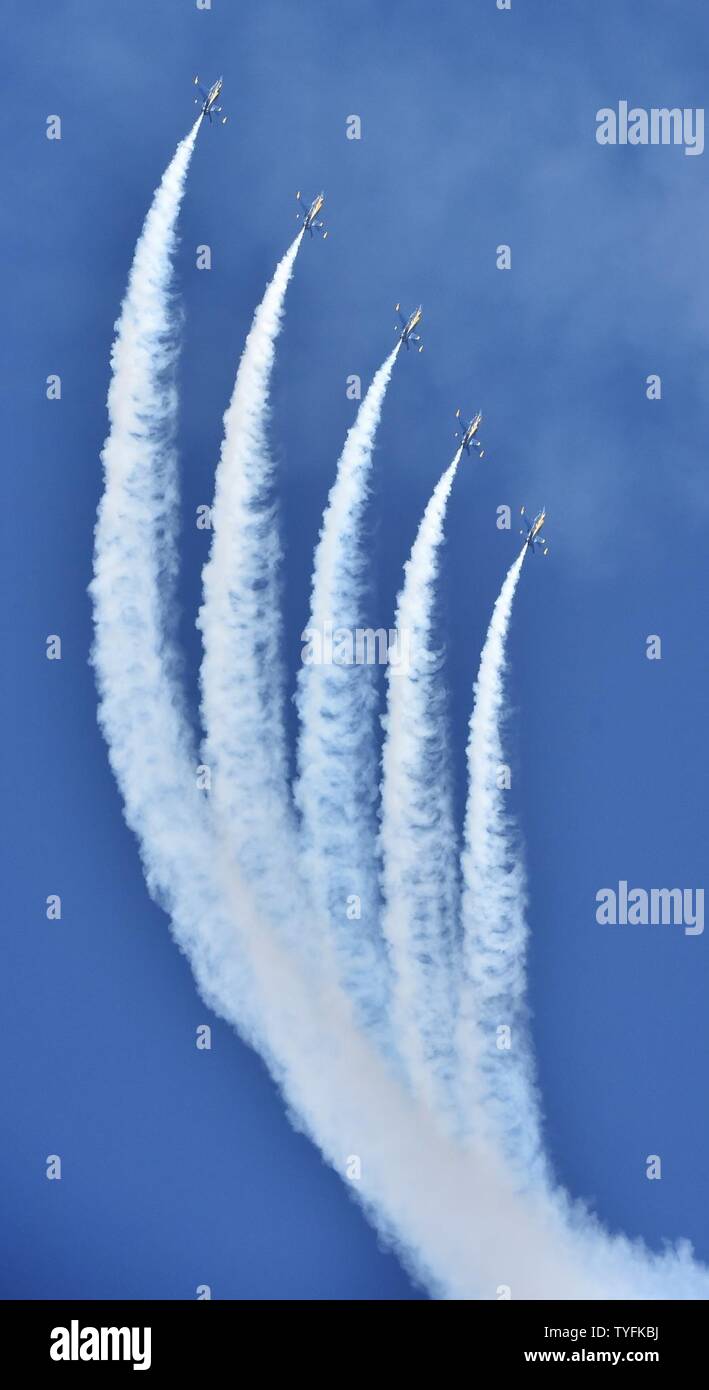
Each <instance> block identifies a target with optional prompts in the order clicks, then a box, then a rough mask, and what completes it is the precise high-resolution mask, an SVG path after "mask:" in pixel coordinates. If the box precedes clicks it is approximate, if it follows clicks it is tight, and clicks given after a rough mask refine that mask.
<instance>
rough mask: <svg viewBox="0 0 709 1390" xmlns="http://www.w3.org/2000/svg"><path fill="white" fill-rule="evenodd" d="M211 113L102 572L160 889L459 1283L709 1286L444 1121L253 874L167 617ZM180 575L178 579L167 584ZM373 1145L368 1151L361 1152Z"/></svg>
mask: <svg viewBox="0 0 709 1390" xmlns="http://www.w3.org/2000/svg"><path fill="white" fill-rule="evenodd" d="M196 129H197V128H196V127H195V130H193V132H192V133H191V135H190V136H189V137H188V138H187V140H186V141H184V142H182V144H181V145H180V146H179V147H178V151H177V153H176V155H175V159H174V160H173V162H172V164H171V165H170V168H169V169H168V171H167V172H166V174H165V177H164V179H163V181H162V183H161V185H160V188H159V189H158V192H157V194H156V196H155V200H154V203H153V207H152V209H151V211H150V213H149V214H148V218H147V219H146V223H145V227H144V229H143V232H142V234H141V238H140V240H139V243H138V246H137V248H136V253H135V259H134V263H133V268H132V270H131V276H130V281H129V286H128V292H127V295H126V298H125V301H124V304H123V307H122V311H121V316H120V320H119V324H118V328H117V337H116V342H115V344H114V349H113V354H112V367H113V379H112V382H111V388H110V392H109V416H110V433H109V437H108V439H107V441H106V445H105V448H104V451H103V461H104V468H105V493H104V496H103V499H102V501H101V505H100V509H99V517H98V523H97V528H96V554H95V576H94V580H93V582H92V585H91V592H92V597H93V601H94V608H95V622H96V636H95V645H94V649H93V662H94V665H95V668H96V674H97V679H98V684H99V690H100V701H101V704H100V720H101V725H102V728H103V731H104V734H105V736H106V739H107V742H108V745H109V756H110V759H111V764H112V767H113V769H114V772H115V774H116V777H117V780H118V782H119V785H120V788H121V791H122V793H123V798H124V802H125V813H126V818H127V820H128V823H129V824H130V825H131V827H132V828H133V829H134V831H135V832H136V834H137V836H138V838H139V841H140V845H141V853H142V857H143V861H144V865H145V872H146V878H147V881H148V885H149V887H150V889H151V891H152V892H153V894H154V895H155V896H156V897H158V898H159V900H160V901H161V902H163V903H164V905H165V906H166V908H167V909H168V910H169V911H170V913H171V914H172V930H173V933H174V935H175V938H176V940H177V942H178V944H179V945H180V947H181V948H182V949H183V950H184V951H185V952H186V954H187V955H188V957H189V959H190V962H191V965H192V969H193V971H194V974H195V978H196V982H197V985H198V988H199V990H200V992H201V994H202V997H203V998H204V999H205V1001H206V1002H207V1004H208V1005H209V1006H210V1007H211V1008H213V1009H214V1010H215V1011H216V1012H218V1013H219V1014H221V1015H222V1016H223V1017H225V1018H226V1019H228V1020H229V1021H230V1022H232V1023H233V1024H235V1026H236V1027H237V1028H238V1029H239V1031H240V1033H241V1034H242V1036H245V1037H246V1038H247V1039H249V1040H250V1041H251V1042H253V1043H254V1044H255V1045H257V1046H258V1047H259V1050H260V1051H261V1053H262V1055H263V1056H264V1057H265V1059H266V1061H267V1062H268V1065H269V1067H270V1069H271V1071H272V1074H273V1075H274V1077H275V1078H276V1080H277V1081H278V1082H279V1083H280V1085H281V1086H282V1088H283V1092H284V1096H285V1100H286V1103H287V1104H288V1106H289V1107H290V1109H291V1115H292V1118H293V1122H294V1124H296V1125H298V1126H299V1127H302V1128H305V1129H306V1130H307V1132H308V1133H309V1134H310V1135H311V1136H312V1137H313V1139H314V1140H315V1142H316V1143H317V1144H318V1145H319V1147H320V1149H321V1151H322V1152H323V1154H324V1156H325V1157H326V1159H327V1160H328V1162H330V1163H331V1164H332V1165H333V1167H334V1168H335V1169H336V1170H337V1171H338V1172H339V1173H340V1174H342V1175H344V1174H346V1173H349V1174H350V1175H351V1190H352V1192H353V1194H354V1195H356V1196H358V1197H359V1200H360V1201H361V1202H362V1204H363V1205H364V1207H365V1209H366V1211H367V1212H368V1214H369V1215H370V1217H371V1219H372V1220H373V1221H374V1222H375V1224H376V1225H377V1227H378V1228H379V1230H380V1231H381V1232H382V1233H383V1235H384V1236H385V1238H387V1239H389V1240H391V1241H392V1243H393V1244H394V1245H395V1246H396V1248H397V1250H398V1251H399V1253H400V1255H401V1257H402V1259H403V1260H404V1262H405V1263H406V1264H407V1266H408V1267H409V1268H410V1269H412V1271H413V1272H414V1273H415V1274H416V1276H417V1277H418V1278H420V1279H422V1280H424V1281H425V1282H426V1283H427V1285H428V1287H429V1288H430V1289H431V1291H432V1292H434V1293H437V1294H440V1295H442V1296H446V1297H478V1296H481V1297H495V1294H496V1289H497V1288H498V1287H499V1284H500V1283H504V1284H506V1285H509V1286H510V1287H511V1289H512V1292H513V1296H514V1297H525V1296H526V1297H540V1296H548V1297H553V1296H555V1295H556V1296H557V1297H567V1298H568V1297H582V1296H585V1295H594V1294H595V1295H597V1296H605V1297H624V1296H625V1297H627V1296H636V1297H651V1296H655V1297H657V1296H665V1297H667V1296H674V1297H702V1296H704V1297H706V1295H707V1289H708V1284H709V1280H708V1277H707V1272H706V1271H704V1270H702V1269H699V1268H698V1267H697V1266H696V1265H695V1264H694V1263H693V1261H692V1259H691V1253H690V1252H689V1251H688V1248H687V1247H686V1246H680V1247H679V1249H678V1250H677V1252H671V1253H670V1254H668V1255H666V1256H663V1257H657V1258H655V1257H652V1256H650V1255H648V1254H647V1252H646V1251H644V1249H643V1248H642V1247H640V1246H636V1247H634V1246H632V1245H631V1244H630V1243H629V1242H627V1241H624V1240H622V1239H614V1240H610V1239H608V1238H607V1237H605V1236H604V1235H603V1233H602V1232H600V1231H599V1230H598V1228H597V1227H596V1226H595V1225H594V1224H593V1223H592V1222H591V1221H589V1220H587V1219H586V1218H585V1217H584V1216H583V1213H580V1212H578V1211H573V1210H571V1211H570V1210H568V1209H567V1207H566V1206H565V1205H564V1204H563V1202H561V1201H559V1202H557V1203H551V1202H550V1201H549V1200H548V1199H547V1197H546V1196H544V1195H543V1194H538V1195H533V1194H526V1195H525V1196H524V1197H522V1196H521V1195H520V1194H518V1193H515V1191H514V1189H513V1187H512V1186H511V1184H510V1183H509V1181H508V1180H507V1178H506V1177H505V1174H504V1170H503V1168H502V1167H501V1165H500V1163H499V1161H498V1160H497V1159H496V1158H495V1156H494V1155H492V1154H491V1153H490V1152H489V1151H488V1150H487V1149H486V1147H485V1146H484V1145H483V1144H479V1143H474V1144H473V1145H471V1147H470V1148H469V1149H466V1150H462V1149H461V1148H460V1147H458V1146H457V1145H455V1144H453V1143H451V1141H450V1140H449V1139H447V1138H445V1137H444V1136H443V1135H441V1134H439V1133H438V1132H437V1130H436V1128H435V1126H434V1125H432V1124H431V1122H430V1117H429V1116H428V1115H427V1113H426V1112H425V1110H423V1109H422V1108H421V1107H418V1106H416V1104H415V1103H414V1101H413V1100H412V1098H411V1097H410V1096H408V1095H407V1094H406V1092H405V1090H404V1089H403V1088H402V1087H401V1086H400V1085H399V1084H398V1082H397V1080H396V1079H395V1078H394V1077H393V1076H392V1075H391V1073H390V1071H389V1069H388V1067H387V1065H386V1063H385V1062H384V1061H383V1060H382V1059H381V1058H380V1057H378V1055H377V1053H376V1051H375V1049H374V1048H373V1047H372V1045H371V1044H370V1043H368V1042H367V1041H366V1039H365V1038H364V1037H363V1036H362V1034H361V1033H360V1032H359V1031H358V1029H357V1028H356V1027H355V1026H354V1024H353V1020H352V1015H351V1010H350V1008H349V1003H348V1000H347V999H346V997H345V996H344V994H343V993H342V992H341V991H339V990H334V989H331V988H328V987H325V986H324V985H323V984H322V982H320V983H316V984H314V982H313V980H312V978H311V977H310V974H309V972H307V971H306V970H305V969H304V968H303V966H302V963H301V962H300V961H299V960H298V959H297V958H296V957H293V956H291V955H290V953H289V952H288V951H286V950H284V948H283V946H282V944H281V942H280V941H279V939H278V937H277V935H276V934H275V933H274V932H273V931H272V930H271V928H270V926H269V924H268V922H267V921H265V922H264V921H263V919H262V918H260V916H259V914H258V913H257V911H256V909H255V906H254V902H253V900H252V897H251V892H250V885H249V884H248V883H246V882H244V881H241V880H239V879H238V878H237V875H236V871H235V869H234V867H233V859H232V857H231V855H229V854H227V851H226V847H225V845H224V843H223V839H222V838H221V836H220V831H219V828H218V827H217V826H216V824H215V823H214V822H213V819H212V816H211V811H210V804H209V802H208V801H205V800H204V799H203V798H202V796H201V795H200V793H199V792H198V791H197V789H196V784H195V776H194V772H195V767H194V763H195V758H194V749H193V748H192V743H191V738H190V733H189V729H188V728H187V726H186V723H185V721H184V719H183V716H182V712H181V705H180V697H179V692H178V690H177V688H176V686H175V683H174V678H173V671H172V665H171V659H170V651H169V646H168V644H167V642H166V638H165V631H164V621H163V619H164V615H163V609H164V605H165V594H166V588H165V580H166V578H167V579H168V580H169V578H170V575H171V570H172V553H173V551H172V545H173V542H172V537H173V535H174V525H173V522H174V514H175V507H176V501H177V495H176V478H175V459H174V449H173V443H172V441H173V433H174V407H175V395H174V391H173V390H172V389H171V387H170V381H169V377H170V373H171V370H172V367H173V365H174V355H175V341H176V339H175V334H174V329H175V325H174V321H173V316H172V313H171V309H170V279H171V265H172V253H173V249H174V243H175V224H176V219H177V215H178V211H179V206H180V200H181V197H182V191H183V187H184V179H185V175H186V172H187V167H188V164H189V158H190V155H191V153H192V148H193V145H194V139H195V136H196ZM168 588H169V585H168ZM355 1160H357V1163H355Z"/></svg>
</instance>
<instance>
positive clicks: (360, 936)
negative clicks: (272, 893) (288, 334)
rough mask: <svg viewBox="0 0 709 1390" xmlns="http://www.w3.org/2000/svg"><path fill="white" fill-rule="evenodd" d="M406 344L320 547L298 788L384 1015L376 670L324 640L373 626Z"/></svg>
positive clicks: (352, 975) (330, 898) (362, 976)
mask: <svg viewBox="0 0 709 1390" xmlns="http://www.w3.org/2000/svg"><path fill="white" fill-rule="evenodd" d="M400 346H401V343H397V345H396V347H395V348H394V351H393V352H391V353H390V354H389V356H388V358H387V359H386V362H384V363H383V365H382V366H381V367H380V368H379V370H378V372H377V373H376V375H375V376H374V379H373V381H372V383H371V386H370V387H369V390H368V391H367V394H366V396H365V398H364V400H363V401H362V403H361V405H360V407H359V411H358V413H357V419H356V421H355V423H354V425H353V426H352V428H351V430H350V431H349V433H348V435H347V439H346V440H345V446H344V449H343V451H342V454H341V455H340V459H339V462H338V465H337V476H336V479H335V482H334V484H333V486H332V489H331V491H330V495H329V498H328V504H327V507H326V509H325V514H324V517H323V522H322V528H321V531H320V539H319V541H318V544H317V546H316V549H315V557H314V562H313V580H312V592H311V600H310V617H309V620H308V626H307V628H306V629H305V632H304V634H303V637H304V639H305V640H306V641H307V643H308V645H307V647H306V653H307V655H304V664H303V666H302V668H301V670H300V672H299V673H298V689H297V696H296V702H297V706H298V711H299V714H300V718H301V733H300V739H299V744H298V780H297V783H296V788H295V797H296V803H297V805H298V807H299V809H300V811H301V813H302V834H303V861H304V865H305V871H306V876H307V880H308V883H309V884H310V885H311V887H312V890H313V896H314V899H315V903H316V907H317V908H318V910H319V911H320V912H321V913H322V914H323V915H324V916H326V917H327V918H329V920H330V921H331V923H332V926H333V929H334V932H335V944H336V949H337V950H338V953H339V957H340V962H341V969H342V973H343V978H344V980H345V983H346V984H347V986H348V988H349V989H350V990H351V992H352V995H353V997H354V999H355V1000H356V1002H357V1004H358V1006H359V1008H360V1010H361V1012H362V1016H363V1017H365V1018H366V1019H367V1021H368V1022H369V1023H375V1021H376V1020H377V1019H379V1018H380V1017H381V1013H382V1010H383V1008H384V1003H385V999H386V978H385V968H384V967H385V955H384V947H383V942H382V940H381V936H380V934H379V924H378V912H379V889H378V880H377V867H376V850H375V847H376V815H375V806H376V797H377V768H376V756H375V739H374V727H373V726H374V719H375V707H376V699H377V690H376V680H375V668H374V666H373V665H372V664H370V663H368V662H367V661H362V660H361V657H362V655H363V654H362V652H361V651H360V653H359V659H358V654H357V652H353V649H352V647H350V649H349V651H348V653H347V654H346V656H345V660H344V661H342V658H340V660H341V661H342V664H339V663H338V658H337V653H335V658H334V660H333V659H331V657H330V655H329V653H328V651H327V650H326V648H327V644H328V641H329V640H330V638H331V637H333V638H334V640H335V643H337V640H338V633H343V634H345V635H346V637H347V638H348V639H349V642H350V643H351V644H353V643H354V640H355V634H356V633H357V632H358V631H359V632H363V631H364V599H365V591H366V578H367V556H366V553H365V549H364V545H363V540H362V523H363V517H364V510H365V505H366V501H367V496H368V481H369V473H370V468H371V462H372V451H373V448H374V439H375V435H376V431H377V426H378V424H379V418H380V415H381V411H382V405H383V403H384V396H385V393H386V389H387V386H388V384H389V381H390V378H391V374H392V371H393V368H394V363H395V361H396V358H397V355H398V352H399V348H400ZM372 636H373V634H372ZM353 655H354V661H353V660H352V657H353ZM372 658H373V653H370V661H371V659H372ZM345 662H347V664H345Z"/></svg>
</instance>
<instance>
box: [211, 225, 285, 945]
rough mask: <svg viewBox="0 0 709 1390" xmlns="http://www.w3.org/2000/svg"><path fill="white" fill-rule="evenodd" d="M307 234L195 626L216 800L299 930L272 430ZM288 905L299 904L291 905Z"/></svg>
mask: <svg viewBox="0 0 709 1390" xmlns="http://www.w3.org/2000/svg"><path fill="white" fill-rule="evenodd" d="M302 238H303V232H302V231H301V232H299V234H298V236H297V237H296V238H295V241H294V242H293V243H292V245H291V246H290V248H289V250H288V251H287V252H286V254H285V256H284V257H283V259H282V260H281V261H280V263H279V265H278V266H277V268H276V271H275V274H274V276H273V279H272V280H271V282H270V284H269V285H268V287H267V289H266V293H265V295H264V297H263V300H262V301H261V304H260V305H259V307H258V309H257V310H256V313H255V315H254V320H253V324H252V326H251V330H250V332H249V335H248V337H247V339H246V345H245V347H244V351H243V354H242V357H241V361H240V363H239V369H238V372H237V376H236V383H235V386H234V392H233V395H232V398H231V402H230V404H229V407H228V409H227V411H226V414H225V416H224V440H223V444H222V450H221V457H220V460H219V465H218V468H217V474H216V483H215V495H214V506H213V509H212V528H213V540H212V547H211V553H210V557H209V560H208V562H207V564H206V565H205V566H204V569H203V571H202V580H203V585H204V602H203V606H202V608H201V610H200V614H199V618H198V620H197V625H198V627H200V628H201V629H202V634H203V639H204V659H203V663H202V672H201V682H202V714H203V719H204V724H205V729H206V733H207V737H206V740H205V746H204V750H203V761H204V763H205V764H207V765H208V766H209V768H210V771H211V772H212V804H213V807H214V809H215V812H216V814H217V815H218V817H219V818H220V819H221V821H222V823H223V826H224V830H225V833H226V835H227V836H228V839H229V843H230V844H231V845H232V846H233V849H234V854H235V857H236V861H237V863H238V864H239V866H240V868H241V870H242V872H243V874H244V876H245V877H246V878H248V880H249V881H250V882H251V883H255V882H256V880H258V882H259V903H260V907H261V910H262V911H265V912H268V913H269V914H270V915H271V916H272V917H275V916H277V917H279V918H281V920H282V921H284V922H287V923H291V924H292V925H293V926H295V922H296V918H298V917H299V916H300V913H301V908H302V893H300V892H299V891H298V886H297V877H298V869H297V859H296V827H295V819H294V816H293V813H292V808H291V802H290V791H289V786H288V770H287V752H286V736H285V724H284V717H283V688H284V672H283V655H282V654H283V643H282V622H281V602H280V600H281V593H280V583H279V578H280V569H281V560H282V555H281V544H280V536H279V531H278V516H277V507H276V501H275V497H274V483H275V466H274V463H273V460H272V458H271V454H270V450H269V445H268V437H267V427H268V416H269V407H268V393H269V388H270V381H271V374H272V370H273V364H274V359H275V350H276V339H277V337H278V334H279V333H280V330H281V327H282V323H283V312H284V301H285V295H286V290H287V288H288V283H289V281H290V278H291V276H292V274H293V268H294V265H295V259H296V256H297V253H298V250H299V248H300V244H301V241H302ZM286 898H289V899H292V901H291V902H290V906H289V907H288V910H286V902H285V899H286ZM301 936H302V933H301Z"/></svg>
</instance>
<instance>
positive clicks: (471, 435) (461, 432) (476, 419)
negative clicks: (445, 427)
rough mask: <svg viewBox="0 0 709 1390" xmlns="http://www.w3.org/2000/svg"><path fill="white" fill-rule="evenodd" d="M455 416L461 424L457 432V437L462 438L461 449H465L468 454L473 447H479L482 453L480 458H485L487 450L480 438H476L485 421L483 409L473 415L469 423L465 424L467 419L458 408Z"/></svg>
mask: <svg viewBox="0 0 709 1390" xmlns="http://www.w3.org/2000/svg"><path fill="white" fill-rule="evenodd" d="M455 418H456V420H457V421H458V425H459V428H458V429H457V430H456V432H455V438H456V439H459V440H460V447H461V449H465V452H466V454H469V453H470V450H471V448H473V449H477V450H478V452H479V454H480V458H481V459H482V458H484V457H485V450H484V449H483V447H482V444H481V443H480V440H479V439H476V438H475V436H476V434H477V432H478V430H479V429H480V426H481V424H482V422H483V413H482V410H479V411H478V412H477V414H476V415H474V416H473V418H472V420H471V421H470V424H468V425H466V424H465V421H464V420H463V417H462V415H461V413H460V411H459V410H456V412H455Z"/></svg>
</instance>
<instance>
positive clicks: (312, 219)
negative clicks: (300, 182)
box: [295, 193, 327, 241]
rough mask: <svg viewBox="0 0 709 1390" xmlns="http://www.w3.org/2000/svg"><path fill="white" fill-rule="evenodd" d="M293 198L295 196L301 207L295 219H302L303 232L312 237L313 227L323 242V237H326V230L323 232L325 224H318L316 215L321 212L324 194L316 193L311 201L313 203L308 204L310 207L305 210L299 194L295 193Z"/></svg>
mask: <svg viewBox="0 0 709 1390" xmlns="http://www.w3.org/2000/svg"><path fill="white" fill-rule="evenodd" d="M295 196H296V200H297V202H299V203H300V206H301V211H300V212H297V213H296V217H297V218H300V217H302V219H303V228H304V230H305V231H306V232H310V235H311V236H312V235H313V227H314V228H315V230H316V231H318V232H322V235H323V241H324V240H325V237H326V236H327V232H326V230H325V223H324V222H318V220H317V216H318V213H319V212H320V211H321V209H322V205H323V203H324V202H325V194H324V193H318V196H317V198H315V199H313V202H312V203H311V204H310V207H309V208H307V207H306V206H305V203H304V202H303V199H302V198H301V196H300V193H296V195H295Z"/></svg>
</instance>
